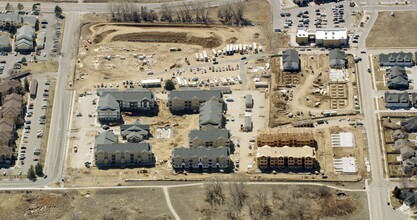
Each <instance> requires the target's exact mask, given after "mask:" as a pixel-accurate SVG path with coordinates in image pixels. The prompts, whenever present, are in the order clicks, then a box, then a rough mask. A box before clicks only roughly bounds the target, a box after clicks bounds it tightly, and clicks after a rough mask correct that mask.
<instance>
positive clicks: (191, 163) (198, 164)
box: [171, 147, 230, 170]
mask: <svg viewBox="0 0 417 220" xmlns="http://www.w3.org/2000/svg"><path fill="white" fill-rule="evenodd" d="M171 158H172V167H173V168H174V169H200V170H202V169H227V168H229V166H230V152H229V148H226V147H218V148H212V147H197V148H184V147H178V148H175V149H174V150H173V151H172V156H171Z"/></svg>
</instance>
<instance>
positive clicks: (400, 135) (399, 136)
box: [391, 129, 408, 141]
mask: <svg viewBox="0 0 417 220" xmlns="http://www.w3.org/2000/svg"><path fill="white" fill-rule="evenodd" d="M391 137H392V139H393V140H394V141H396V140H398V139H408V133H406V132H404V131H402V130H400V129H397V130H395V131H394V132H392V135H391Z"/></svg>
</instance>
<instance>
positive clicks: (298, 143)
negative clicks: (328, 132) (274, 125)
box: [256, 128, 317, 147]
mask: <svg viewBox="0 0 417 220" xmlns="http://www.w3.org/2000/svg"><path fill="white" fill-rule="evenodd" d="M256 141H257V145H258V146H264V145H268V146H271V147H283V146H290V147H303V146H311V147H315V146H316V144H317V143H316V140H315V139H314V134H313V132H312V131H311V130H307V129H301V128H294V129H282V130H278V131H274V132H259V133H258V137H257V140H256Z"/></svg>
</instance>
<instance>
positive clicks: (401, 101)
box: [384, 91, 410, 109]
mask: <svg viewBox="0 0 417 220" xmlns="http://www.w3.org/2000/svg"><path fill="white" fill-rule="evenodd" d="M384 95H385V107H386V108H389V109H400V108H410V100H409V98H408V92H405V91H404V92H389V91H387V92H385V94H384Z"/></svg>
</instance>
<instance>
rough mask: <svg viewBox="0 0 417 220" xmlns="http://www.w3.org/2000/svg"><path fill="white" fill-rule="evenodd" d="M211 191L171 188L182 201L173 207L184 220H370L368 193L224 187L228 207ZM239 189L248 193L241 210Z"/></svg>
mask: <svg viewBox="0 0 417 220" xmlns="http://www.w3.org/2000/svg"><path fill="white" fill-rule="evenodd" d="M208 188H209V187H207V186H193V187H178V188H170V189H169V192H170V197H171V199H172V200H177V201H182V202H177V203H174V204H173V205H174V208H175V210H176V212H177V213H178V215H179V216H180V218H181V219H227V218H228V217H227V216H228V215H235V216H238V219H299V218H302V219H315V218H318V219H340V218H342V219H368V212H367V202H366V201H367V198H366V194H365V193H351V192H345V193H346V195H345V196H340V197H339V196H337V195H336V194H337V193H338V191H336V190H330V189H328V188H322V187H310V186H308V187H304V186H302V187H301V186H273V185H244V186H241V185H239V184H229V185H222V186H221V189H222V193H223V194H224V195H225V202H224V204H221V205H217V204H212V205H210V203H209V202H208V201H210V200H208V201H207V200H206V195H207V194H206V193H207V192H208V191H207V189H208ZM231 189H232V190H231ZM236 189H240V190H241V191H242V192H244V194H245V196H244V198H245V199H243V202H242V203H243V204H242V206H241V208H240V211H239V205H237V204H239V199H237V198H236V195H237V194H236V191H235V190H236ZM231 191H233V194H232V193H231ZM189 195H193V199H189ZM232 195H234V196H232ZM233 198H235V200H234V199H233ZM260 210H264V212H263V213H262V214H261V212H260Z"/></svg>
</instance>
